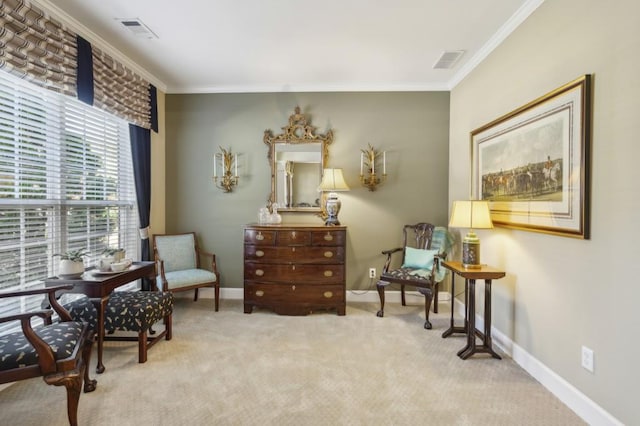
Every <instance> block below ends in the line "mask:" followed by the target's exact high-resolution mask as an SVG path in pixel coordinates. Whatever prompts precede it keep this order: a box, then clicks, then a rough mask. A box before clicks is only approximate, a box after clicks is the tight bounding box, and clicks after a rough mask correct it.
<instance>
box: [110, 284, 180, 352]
mask: <svg viewBox="0 0 640 426" xmlns="http://www.w3.org/2000/svg"><path fill="white" fill-rule="evenodd" d="M173 300H174V299H173V294H172V293H169V292H161V291H116V292H113V293H112V294H111V296H110V297H109V301H108V302H107V307H106V309H105V324H104V326H105V331H106V332H108V333H113V332H115V331H134V332H136V333H138V336H137V337H128V336H107V337H105V339H106V340H126V341H136V340H137V341H138V362H140V363H143V362H146V361H147V349H149V348H150V347H151V346H153V345H154V344H156V343H157V342H158V341H159V340H160V339H162V338H163V337H164V338H165V340H171V337H172V329H171V327H172V324H171V322H172V320H171V315H172V313H173ZM160 320H163V322H164V330H163V331H162V332H161V333H160V334H158V335H157V336H155V337H151V336H149V335H148V334H154V331H152V330H151V326H152V325H153V324H155V323H157V322H158V321H160Z"/></svg>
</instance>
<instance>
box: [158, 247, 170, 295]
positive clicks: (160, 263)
mask: <svg viewBox="0 0 640 426" xmlns="http://www.w3.org/2000/svg"><path fill="white" fill-rule="evenodd" d="M155 257H156V271H157V272H158V275H160V281H162V288H160V287H158V280H157V279H156V288H157V289H158V291H168V290H169V284H168V283H167V278H166V277H165V276H164V260H162V259H160V257H159V256H158V253H156V256H155Z"/></svg>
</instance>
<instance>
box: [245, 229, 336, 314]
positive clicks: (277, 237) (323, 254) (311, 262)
mask: <svg viewBox="0 0 640 426" xmlns="http://www.w3.org/2000/svg"><path fill="white" fill-rule="evenodd" d="M346 234H347V228H346V227H345V226H331V227H327V226H324V225H253V224H252V225H246V226H245V228H244V312H245V313H247V314H249V313H251V312H252V310H253V307H263V308H268V309H271V310H273V311H274V312H276V313H277V314H280V315H307V314H309V313H311V312H313V311H316V310H328V309H335V310H336V311H337V314H338V315H345V313H346V294H345V293H346V285H345V279H346V266H345V265H346V263H345V259H346V251H345V246H346V240H347V235H346Z"/></svg>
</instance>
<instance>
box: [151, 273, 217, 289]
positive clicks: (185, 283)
mask: <svg viewBox="0 0 640 426" xmlns="http://www.w3.org/2000/svg"><path fill="white" fill-rule="evenodd" d="M164 276H165V278H166V279H167V285H168V287H169V288H168V289H169V290H174V289H179V288H182V287H189V286H192V285H197V284H205V283H209V282H215V281H216V274H214V273H213V272H211V271H207V270H206V269H187V270H184V271H173V272H165V274H164ZM157 280H158V281H157V285H158V288H162V280H161V278H160V276H158V278H157Z"/></svg>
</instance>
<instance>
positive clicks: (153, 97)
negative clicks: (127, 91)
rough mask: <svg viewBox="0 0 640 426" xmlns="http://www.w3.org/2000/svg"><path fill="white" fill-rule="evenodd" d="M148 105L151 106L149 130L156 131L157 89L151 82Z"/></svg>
mask: <svg viewBox="0 0 640 426" xmlns="http://www.w3.org/2000/svg"><path fill="white" fill-rule="evenodd" d="M149 106H150V107H151V130H153V131H154V132H156V133H158V91H157V89H156V86H154V85H153V84H150V85H149Z"/></svg>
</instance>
